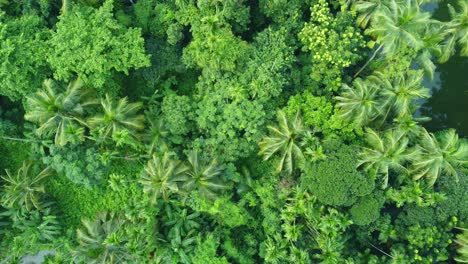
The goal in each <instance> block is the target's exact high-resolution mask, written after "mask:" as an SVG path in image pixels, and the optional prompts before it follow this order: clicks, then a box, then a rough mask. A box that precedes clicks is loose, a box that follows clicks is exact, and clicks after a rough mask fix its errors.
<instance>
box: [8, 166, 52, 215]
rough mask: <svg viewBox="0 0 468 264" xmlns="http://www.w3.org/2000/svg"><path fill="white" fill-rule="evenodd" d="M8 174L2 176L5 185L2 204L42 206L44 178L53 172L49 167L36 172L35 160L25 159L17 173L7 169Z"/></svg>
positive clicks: (29, 207) (28, 206)
mask: <svg viewBox="0 0 468 264" xmlns="http://www.w3.org/2000/svg"><path fill="white" fill-rule="evenodd" d="M6 173H7V175H6V176H2V179H3V180H4V181H5V183H4V185H3V195H2V197H1V202H2V205H3V206H5V207H7V208H11V207H14V206H20V207H22V206H24V207H25V208H26V210H28V211H30V210H31V209H33V207H34V208H37V209H40V208H41V201H40V193H44V192H45V191H44V185H43V182H44V179H45V178H46V177H48V176H50V175H51V174H52V169H50V168H49V167H47V168H45V169H44V170H42V171H41V172H40V173H38V174H35V173H34V162H33V161H24V162H23V165H22V166H21V168H19V170H18V172H17V173H16V175H12V174H11V173H10V172H9V171H8V170H6Z"/></svg>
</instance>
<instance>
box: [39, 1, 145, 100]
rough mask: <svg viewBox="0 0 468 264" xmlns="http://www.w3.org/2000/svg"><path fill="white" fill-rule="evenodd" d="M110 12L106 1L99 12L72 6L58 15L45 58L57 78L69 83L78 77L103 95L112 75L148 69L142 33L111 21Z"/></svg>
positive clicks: (111, 4)
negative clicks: (47, 54) (49, 51)
mask: <svg viewBox="0 0 468 264" xmlns="http://www.w3.org/2000/svg"><path fill="white" fill-rule="evenodd" d="M112 10H113V2H112V1H111V0H109V1H105V2H104V3H103V5H102V6H101V7H99V9H94V8H91V7H86V6H82V5H79V4H77V5H73V7H72V9H71V10H70V11H69V12H65V13H63V14H62V15H61V16H59V22H58V23H57V25H56V26H57V29H56V31H55V32H54V33H53V34H52V37H51V39H50V40H49V42H48V44H49V45H50V47H51V49H52V50H54V52H53V53H52V54H50V56H48V58H47V61H48V62H49V63H50V65H51V67H52V68H53V69H54V77H55V78H56V79H58V80H64V81H69V80H71V79H73V78H74V77H75V76H76V75H78V76H79V77H80V78H81V79H82V80H83V81H84V82H85V83H86V84H89V85H92V86H93V87H95V88H97V89H99V91H101V92H102V93H104V92H106V90H105V89H104V84H105V83H106V81H108V80H109V79H110V78H111V77H112V74H113V73H115V72H123V73H125V74H128V72H129V70H130V69H132V68H140V67H144V66H149V59H148V56H147V55H145V52H144V45H143V39H142V38H141V30H140V29H137V28H133V29H126V28H125V27H124V26H122V25H121V24H119V23H118V22H117V21H116V20H115V19H114V18H113V14H112ZM84 33H85V36H86V37H84V35H83V34H84ZM107 92H110V93H114V91H107Z"/></svg>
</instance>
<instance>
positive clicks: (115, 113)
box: [88, 95, 144, 138]
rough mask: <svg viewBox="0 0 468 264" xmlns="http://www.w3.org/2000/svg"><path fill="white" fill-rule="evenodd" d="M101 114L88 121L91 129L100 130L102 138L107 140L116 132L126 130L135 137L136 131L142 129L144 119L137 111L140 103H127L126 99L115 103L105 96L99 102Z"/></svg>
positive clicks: (140, 105)
mask: <svg viewBox="0 0 468 264" xmlns="http://www.w3.org/2000/svg"><path fill="white" fill-rule="evenodd" d="M101 106H102V110H103V113H102V114H98V115H96V116H94V117H91V118H90V119H88V125H89V126H90V127H91V128H93V129H94V128H97V129H100V133H101V136H102V138H108V137H110V136H112V135H113V134H115V133H117V132H121V131H122V130H127V131H128V132H129V133H130V134H131V135H133V136H134V135H135V133H136V131H137V130H141V129H143V123H144V117H143V115H139V114H138V111H139V110H140V109H141V107H142V106H143V105H142V103H140V102H139V103H129V102H128V99H127V97H124V98H121V99H120V100H118V101H115V100H113V99H111V98H110V96H109V95H106V97H105V98H104V99H102V100H101Z"/></svg>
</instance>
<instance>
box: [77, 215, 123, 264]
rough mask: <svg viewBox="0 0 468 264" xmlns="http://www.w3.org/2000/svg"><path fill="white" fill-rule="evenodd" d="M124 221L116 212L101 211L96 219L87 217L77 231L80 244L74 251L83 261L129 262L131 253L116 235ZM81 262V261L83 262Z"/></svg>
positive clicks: (92, 262) (92, 263)
mask: <svg viewBox="0 0 468 264" xmlns="http://www.w3.org/2000/svg"><path fill="white" fill-rule="evenodd" d="M122 224H123V221H122V220H121V219H120V218H118V217H116V216H115V215H114V214H110V213H109V214H108V213H106V212H103V213H99V214H98V215H97V216H96V218H95V219H94V220H89V219H85V220H83V221H82V227H81V228H79V229H78V230H77V231H76V236H77V240H78V243H79V245H78V246H77V247H76V248H75V249H74V250H73V251H72V254H73V256H74V258H75V260H77V261H81V262H83V263H91V264H94V263H95V264H98V263H129V262H128V261H130V260H131V259H132V258H131V255H130V253H129V252H128V250H127V249H126V248H125V246H124V245H123V242H125V241H124V240H123V238H121V237H120V236H118V235H116V233H117V231H118V230H119V228H120V227H121V226H122ZM81 262H80V263H81Z"/></svg>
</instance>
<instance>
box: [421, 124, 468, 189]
mask: <svg viewBox="0 0 468 264" xmlns="http://www.w3.org/2000/svg"><path fill="white" fill-rule="evenodd" d="M417 148H418V149H419V150H420V151H421V153H422V154H421V155H418V156H417V157H416V158H415V159H414V162H413V179H415V180H418V179H421V178H426V179H427V180H428V182H429V184H430V185H433V184H434V183H435V181H436V180H437V179H438V178H439V177H440V175H441V174H443V173H445V174H447V175H451V176H455V177H458V172H457V170H458V169H460V168H462V167H466V166H467V165H468V143H467V142H466V141H462V140H459V139H458V135H457V133H456V132H455V130H454V129H449V130H447V131H444V132H442V133H440V134H439V136H438V137H436V136H435V135H434V134H432V133H429V132H427V130H425V129H424V128H423V129H422V132H421V139H420V143H419V145H418V146H417Z"/></svg>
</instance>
